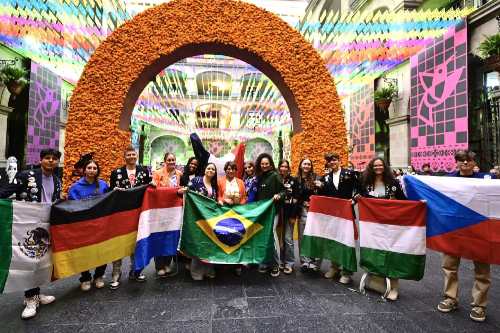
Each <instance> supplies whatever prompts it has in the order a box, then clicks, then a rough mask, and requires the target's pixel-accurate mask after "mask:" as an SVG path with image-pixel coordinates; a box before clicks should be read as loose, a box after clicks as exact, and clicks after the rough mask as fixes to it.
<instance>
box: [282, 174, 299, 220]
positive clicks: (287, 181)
mask: <svg viewBox="0 0 500 333" xmlns="http://www.w3.org/2000/svg"><path fill="white" fill-rule="evenodd" d="M282 180H283V186H284V188H285V200H284V206H283V209H284V214H285V216H286V217H287V218H290V217H296V216H297V215H298V214H299V208H300V206H299V200H300V193H299V190H300V187H299V182H298V180H297V178H295V177H293V176H290V175H289V176H287V177H286V178H282ZM294 201H295V202H294Z"/></svg>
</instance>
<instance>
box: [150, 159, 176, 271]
mask: <svg viewBox="0 0 500 333" xmlns="http://www.w3.org/2000/svg"><path fill="white" fill-rule="evenodd" d="M163 162H164V165H163V167H162V168H161V169H158V170H156V171H154V172H153V182H152V185H153V186H157V187H179V186H180V185H181V182H180V181H181V177H182V172H180V171H179V170H177V169H176V168H175V166H176V158H175V155H174V154H173V153H169V152H167V153H165V156H164V157H163ZM171 262H172V257H171V256H160V257H155V267H156V274H157V275H158V276H159V277H160V278H164V277H167V276H168V275H169V274H171V273H172V269H171V268H170V263H171Z"/></svg>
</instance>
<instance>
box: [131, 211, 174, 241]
mask: <svg viewBox="0 0 500 333" xmlns="http://www.w3.org/2000/svg"><path fill="white" fill-rule="evenodd" d="M181 225H182V206H177V207H170V208H155V209H149V210H146V211H143V212H142V213H141V216H140V217H139V227H138V230H137V241H140V240H141V239H144V238H147V237H149V235H151V234H153V233H157V232H167V231H176V230H180V229H181Z"/></svg>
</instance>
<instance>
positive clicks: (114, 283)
mask: <svg viewBox="0 0 500 333" xmlns="http://www.w3.org/2000/svg"><path fill="white" fill-rule="evenodd" d="M120 278H121V274H113V275H112V276H111V282H110V283H109V289H111V290H116V289H118V288H119V287H120Z"/></svg>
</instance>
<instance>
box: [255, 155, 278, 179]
mask: <svg viewBox="0 0 500 333" xmlns="http://www.w3.org/2000/svg"><path fill="white" fill-rule="evenodd" d="M264 158H267V159H268V160H269V164H270V165H271V169H270V170H269V171H275V170H276V167H275V166H274V161H273V158H272V157H271V155H269V154H268V153H262V154H260V155H259V156H258V157H257V160H255V174H256V175H257V176H259V177H260V176H261V175H262V169H261V168H260V162H261V161H262V160H263V159H264Z"/></svg>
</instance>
